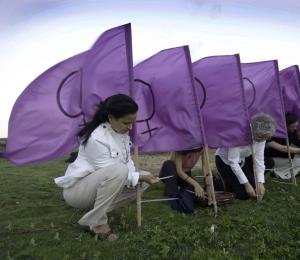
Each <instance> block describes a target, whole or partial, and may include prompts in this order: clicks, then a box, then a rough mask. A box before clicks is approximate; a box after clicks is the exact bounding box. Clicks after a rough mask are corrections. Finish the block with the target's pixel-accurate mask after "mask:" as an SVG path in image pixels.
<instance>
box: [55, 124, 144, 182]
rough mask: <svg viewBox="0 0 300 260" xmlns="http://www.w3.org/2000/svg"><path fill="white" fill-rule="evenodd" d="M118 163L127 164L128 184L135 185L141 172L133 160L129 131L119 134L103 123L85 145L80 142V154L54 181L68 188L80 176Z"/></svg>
mask: <svg viewBox="0 0 300 260" xmlns="http://www.w3.org/2000/svg"><path fill="white" fill-rule="evenodd" d="M116 163H124V164H125V165H126V166H127V168H128V179H127V186H128V187H134V186H135V185H136V184H137V183H138V179H139V173H138V172H136V170H135V167H134V164H133V161H132V160H131V156H130V140H129V136H128V134H127V133H126V134H119V133H117V132H115V131H114V130H113V129H112V128H111V125H110V124H109V123H103V124H101V125H99V126H98V127H97V128H96V129H95V130H94V131H93V132H92V134H91V136H90V138H89V139H88V141H87V143H86V144H85V145H83V144H80V146H79V152H78V156H77V158H76V160H75V161H74V162H73V163H71V164H69V166H68V168H67V171H66V173H65V175H64V176H62V177H58V178H55V179H54V181H55V183H56V184H57V185H58V186H60V187H63V188H68V187H71V186H72V185H74V184H75V183H76V182H77V181H78V180H79V179H80V178H83V177H85V176H87V175H88V174H90V173H92V172H94V171H96V170H98V169H101V168H104V167H107V166H110V165H113V164H116Z"/></svg>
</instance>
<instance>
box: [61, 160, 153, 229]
mask: <svg viewBox="0 0 300 260" xmlns="http://www.w3.org/2000/svg"><path fill="white" fill-rule="evenodd" d="M127 175H128V169H127V167H126V165H124V164H114V165H111V166H108V167H105V168H102V169H99V170H97V171H95V172H93V173H91V174H89V175H87V176H86V177H84V178H82V179H81V180H79V181H78V182H76V183H75V184H74V185H73V186H72V187H70V188H66V189H64V191H63V196H64V199H65V201H66V202H67V203H68V204H69V205H70V206H72V207H75V208H81V209H91V210H90V211H88V212H87V213H86V214H85V215H84V216H83V217H82V218H81V219H80V220H79V221H78V223H79V224H80V225H83V226H90V228H91V229H93V227H96V226H99V225H102V224H106V223H107V215H106V214H107V212H110V211H111V210H113V209H114V208H116V207H119V206H121V205H122V204H125V203H126V202H128V201H130V200H134V199H135V196H136V195H135V189H134V188H131V189H129V188H127V187H125V185H126V182H127ZM148 187H149V185H148V184H146V183H143V185H142V191H144V190H146V188H148Z"/></svg>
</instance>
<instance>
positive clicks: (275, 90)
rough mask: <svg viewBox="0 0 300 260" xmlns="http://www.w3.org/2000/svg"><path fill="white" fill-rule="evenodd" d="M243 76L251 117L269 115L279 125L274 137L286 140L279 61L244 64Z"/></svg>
mask: <svg viewBox="0 0 300 260" xmlns="http://www.w3.org/2000/svg"><path fill="white" fill-rule="evenodd" d="M242 75H243V79H244V88H245V96H246V103H247V106H248V111H249V116H250V117H252V116H253V115H255V114H258V113H266V114H269V115H270V116H272V117H273V118H274V120H275V121H276V124H277V129H276V133H275V134H274V136H276V137H281V138H286V137H287V130H286V125H285V116H284V113H285V112H284V111H285V110H284V104H283V97H282V89H281V86H280V81H279V71H278V63H277V61H276V60H270V61H262V62H254V63H242Z"/></svg>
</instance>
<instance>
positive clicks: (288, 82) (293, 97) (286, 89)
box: [279, 65, 300, 119]
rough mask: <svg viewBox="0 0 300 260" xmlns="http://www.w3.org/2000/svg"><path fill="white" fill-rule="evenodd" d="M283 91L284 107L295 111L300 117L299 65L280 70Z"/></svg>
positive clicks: (286, 109)
mask: <svg viewBox="0 0 300 260" xmlns="http://www.w3.org/2000/svg"><path fill="white" fill-rule="evenodd" d="M279 76H280V85H281V87H282V91H283V102H284V109H285V111H286V112H291V113H294V114H295V115H296V116H297V117H298V118H299V119H300V73H299V67H298V65H294V66H291V67H288V68H286V69H284V70H281V71H280V72H279Z"/></svg>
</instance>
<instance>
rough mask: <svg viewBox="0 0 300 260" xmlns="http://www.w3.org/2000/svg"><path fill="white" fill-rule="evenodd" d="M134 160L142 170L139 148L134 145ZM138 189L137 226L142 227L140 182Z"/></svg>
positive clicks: (136, 188) (137, 168) (138, 168)
mask: <svg viewBox="0 0 300 260" xmlns="http://www.w3.org/2000/svg"><path fill="white" fill-rule="evenodd" d="M133 160H134V165H135V168H136V170H137V171H139V170H140V163H139V149H138V146H137V145H135V146H134V154H133ZM135 191H136V222H137V226H138V227H141V226H142V203H141V200H142V194H141V185H140V183H139V182H138V184H137V185H136V187H135Z"/></svg>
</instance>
